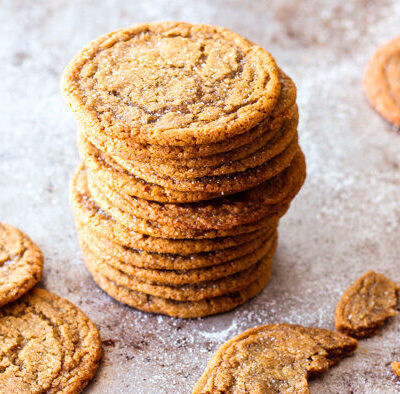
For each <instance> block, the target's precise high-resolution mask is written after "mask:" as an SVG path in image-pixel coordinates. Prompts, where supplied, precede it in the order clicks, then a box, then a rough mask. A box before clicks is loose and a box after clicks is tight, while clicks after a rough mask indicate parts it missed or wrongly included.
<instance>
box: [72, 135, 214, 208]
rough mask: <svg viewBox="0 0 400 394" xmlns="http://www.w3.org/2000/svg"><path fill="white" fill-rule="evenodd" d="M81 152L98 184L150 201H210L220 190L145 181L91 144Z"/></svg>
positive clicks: (81, 146)
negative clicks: (185, 188)
mask: <svg viewBox="0 0 400 394" xmlns="http://www.w3.org/2000/svg"><path fill="white" fill-rule="evenodd" d="M78 146H79V152H80V155H81V156H82V157H83V159H84V162H85V167H86V168H87V169H88V170H89V172H90V175H89V176H90V177H92V178H94V179H96V182H97V183H99V184H102V183H104V184H107V185H109V187H111V188H112V189H116V190H119V191H121V192H123V193H126V194H129V195H132V196H136V197H139V198H142V199H145V200H149V201H158V202H171V203H189V202H194V201H203V200H210V199H212V198H217V197H220V196H221V195H222V193H207V192H204V191H197V192H181V191H178V190H172V189H167V188H165V187H162V186H159V185H155V184H152V183H148V182H145V181H144V180H142V179H140V178H137V177H135V176H133V175H132V174H129V173H128V171H126V170H124V169H123V168H122V167H121V166H119V165H118V164H117V163H116V162H115V161H113V160H112V159H111V158H110V157H107V156H106V155H105V154H104V153H102V152H100V151H99V150H97V149H96V148H95V147H94V146H93V145H92V144H89V143H88V144H83V143H80V144H79V145H78Z"/></svg>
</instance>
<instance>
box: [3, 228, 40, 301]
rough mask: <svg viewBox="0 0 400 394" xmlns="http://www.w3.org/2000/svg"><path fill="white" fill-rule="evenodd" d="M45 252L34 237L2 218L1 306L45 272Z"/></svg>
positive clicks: (28, 288) (18, 295) (23, 292)
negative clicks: (43, 252) (43, 253)
mask: <svg viewBox="0 0 400 394" xmlns="http://www.w3.org/2000/svg"><path fill="white" fill-rule="evenodd" d="M42 270H43V256H42V252H41V251H40V249H39V248H38V247H37V245H35V244H34V243H33V242H32V241H31V239H30V238H29V237H28V236H27V235H26V234H24V233H23V232H22V231H20V230H18V229H17V228H15V227H13V226H10V225H8V224H4V223H1V222H0V306H3V305H5V304H7V303H8V302H11V301H14V300H16V299H17V298H19V297H21V296H22V295H24V294H25V293H26V292H27V291H28V290H30V289H31V288H32V287H33V286H35V284H36V283H37V282H39V280H40V278H41V276H42Z"/></svg>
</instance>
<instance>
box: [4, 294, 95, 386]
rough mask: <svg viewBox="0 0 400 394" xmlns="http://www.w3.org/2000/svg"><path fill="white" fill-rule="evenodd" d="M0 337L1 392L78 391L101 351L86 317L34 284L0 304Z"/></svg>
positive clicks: (91, 375) (91, 374)
mask: <svg viewBox="0 0 400 394" xmlns="http://www.w3.org/2000/svg"><path fill="white" fill-rule="evenodd" d="M0 337H1V341H0V391H1V392H2V393H4V392H7V393H13V392H14V393H44V392H46V393H64V394H67V393H71V394H72V393H74V394H76V393H80V392H81V391H82V390H83V388H84V387H85V386H86V385H87V383H88V382H89V380H90V379H91V378H92V377H93V376H94V374H95V372H96V369H97V367H98V364H99V360H100V357H101V341H100V336H99V333H98V331H97V328H96V327H95V325H94V324H93V323H92V322H91V321H90V320H89V319H88V317H87V316H86V315H85V314H84V313H83V312H81V311H80V310H79V309H78V308H77V307H75V306H74V305H72V304H71V303H70V302H68V301H67V300H65V299H63V298H61V297H59V296H57V295H55V294H52V293H50V292H48V291H46V290H43V289H38V288H35V289H33V290H32V291H30V292H29V293H28V294H26V295H25V296H23V297H22V298H20V299H19V300H17V301H15V302H13V303H11V304H9V305H7V306H5V307H4V308H1V310H0Z"/></svg>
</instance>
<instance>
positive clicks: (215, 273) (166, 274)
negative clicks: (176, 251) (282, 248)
mask: <svg viewBox="0 0 400 394" xmlns="http://www.w3.org/2000/svg"><path fill="white" fill-rule="evenodd" d="M276 243H277V233H276V231H275V232H274V234H273V235H272V236H271V237H270V238H269V239H267V240H266V241H264V242H263V244H262V245H261V246H260V247H259V248H257V249H255V250H254V251H253V252H251V253H249V254H247V255H244V256H242V257H240V258H238V259H235V260H231V261H229V262H227V263H224V264H217V265H214V266H209V267H205V268H196V269H186V270H165V269H149V268H140V267H137V266H135V265H132V264H129V263H127V262H125V261H121V260H119V259H114V258H108V257H106V256H104V254H99V253H97V252H96V251H95V250H94V249H96V246H95V245H94V247H93V245H91V244H88V243H86V242H85V237H84V236H83V237H81V244H83V245H85V247H87V248H88V249H89V251H90V253H91V254H92V255H93V256H95V257H96V258H100V259H103V260H105V261H106V262H107V264H108V265H111V266H112V267H113V268H115V269H117V270H120V271H122V272H123V273H125V274H127V275H131V276H136V277H138V278H139V279H143V280H146V281H151V282H157V283H161V284H172V285H183V284H196V283H199V282H205V281H211V280H216V279H220V278H223V277H226V276H229V275H233V274H236V273H237V272H242V271H244V270H246V269H247V268H249V267H251V266H252V265H254V264H256V263H257V261H259V260H260V259H261V258H262V257H263V256H265V255H266V254H267V253H269V251H270V250H271V249H272V248H274V250H275V249H276Z"/></svg>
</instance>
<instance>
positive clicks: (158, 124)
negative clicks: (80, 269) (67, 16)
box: [62, 22, 306, 318]
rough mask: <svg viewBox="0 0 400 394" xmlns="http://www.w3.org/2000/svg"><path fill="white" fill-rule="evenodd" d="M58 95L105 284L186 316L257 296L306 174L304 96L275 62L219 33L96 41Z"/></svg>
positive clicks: (184, 31)
mask: <svg viewBox="0 0 400 394" xmlns="http://www.w3.org/2000/svg"><path fill="white" fill-rule="evenodd" d="M62 87H63V91H64V94H65V97H66V101H67V103H68V104H69V105H70V107H71V109H72V111H73V112H74V114H75V115H76V118H77V121H78V125H79V133H78V147H79V152H80V155H81V157H82V163H81V165H80V166H79V168H78V170H77V172H76V174H75V175H74V177H73V180H72V184H71V201H72V206H73V210H74V215H75V221H76V227H77V230H78V234H79V239H80V243H81V247H82V250H83V253H84V258H85V263H86V266H87V268H88V270H89V272H90V273H91V275H92V277H93V279H94V280H95V281H96V282H97V284H98V285H99V286H100V287H101V288H102V289H103V290H104V291H105V292H107V293H108V294H109V295H110V296H111V297H113V298H115V299H117V300H119V301H121V302H123V303H125V304H128V305H130V306H132V307H135V308H137V309H140V310H143V311H149V312H155V313H162V314H167V315H170V316H177V317H181V318H194V317H201V316H207V315H212V314H216V313H220V312H225V311H228V310H231V309H233V308H235V307H236V306H238V305H240V304H243V303H244V302H245V301H246V300H248V299H250V298H251V297H254V296H255V295H256V294H257V293H258V292H260V291H261V290H262V289H263V287H264V286H265V285H266V284H267V282H268V280H269V278H270V275H271V269H272V260H273V256H274V253H275V250H276V247H277V240H278V233H277V228H278V224H279V219H280V218H281V217H282V215H284V214H285V213H286V212H287V210H288V208H289V205H290V202H291V200H292V199H293V198H294V196H295V195H296V194H297V193H298V191H299V190H300V188H301V186H302V184H303V182H304V179H305V175H306V169H305V159H304V156H303V153H302V152H301V149H300V147H299V145H298V135H297V124H298V109H297V105H296V88H295V85H294V84H293V82H292V80H291V79H290V78H289V77H288V76H287V75H285V74H284V73H283V72H282V71H281V70H280V69H279V68H278V67H277V66H276V64H275V61H274V59H273V58H272V57H271V55H270V54H269V53H268V52H266V51H265V50H264V49H262V48H261V47H259V46H257V45H255V44H253V43H251V42H249V41H247V40H245V39H244V38H242V37H241V36H239V35H237V34H235V33H233V32H231V31H228V30H226V29H222V28H218V27H214V26H208V25H191V24H186V23H175V22H170V23H152V24H141V25H136V26H132V27H129V28H126V29H121V30H118V31H116V32H113V33H110V34H107V35H105V36H102V37H100V38H99V39H97V40H95V41H93V42H92V43H91V44H90V45H89V46H88V47H86V48H85V49H84V50H82V51H81V52H80V53H79V54H78V55H77V56H76V57H75V58H74V59H73V60H72V62H71V63H70V64H69V66H68V67H67V69H66V71H65V72H64V76H63V81H62Z"/></svg>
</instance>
